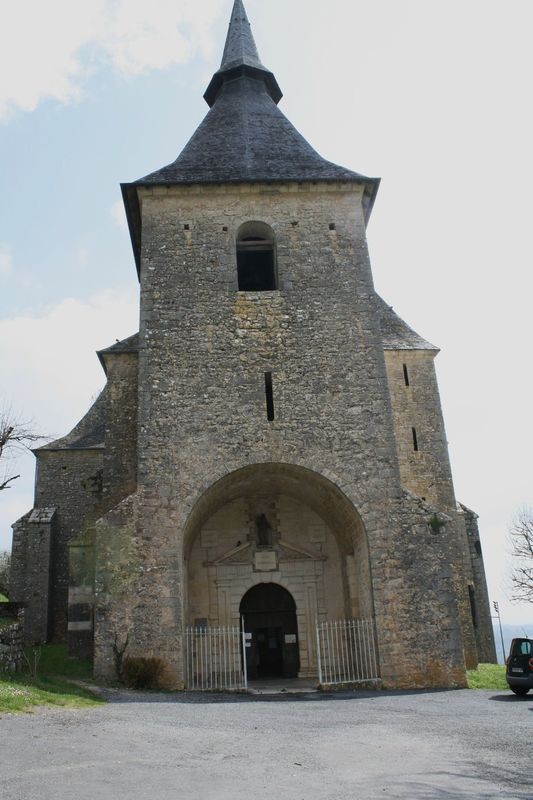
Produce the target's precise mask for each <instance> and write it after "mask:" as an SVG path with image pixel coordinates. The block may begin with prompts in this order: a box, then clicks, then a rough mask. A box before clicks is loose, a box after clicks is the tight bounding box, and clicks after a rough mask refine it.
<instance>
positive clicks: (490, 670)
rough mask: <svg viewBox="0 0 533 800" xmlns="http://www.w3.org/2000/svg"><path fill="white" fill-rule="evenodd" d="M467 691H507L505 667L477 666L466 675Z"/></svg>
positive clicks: (494, 665)
mask: <svg viewBox="0 0 533 800" xmlns="http://www.w3.org/2000/svg"><path fill="white" fill-rule="evenodd" d="M466 676H467V680H468V688H469V689H508V688H509V687H508V686H507V681H506V680H505V667H503V666H501V665H500V664H479V665H478V668H477V669H470V670H468V671H467V673H466Z"/></svg>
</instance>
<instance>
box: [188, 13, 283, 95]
mask: <svg viewBox="0 0 533 800" xmlns="http://www.w3.org/2000/svg"><path fill="white" fill-rule="evenodd" d="M243 76H246V77H250V78H255V79H256V80H262V81H263V82H264V83H265V85H266V87H267V91H268V93H269V95H270V97H271V98H272V100H273V101H274V102H275V103H279V101H280V100H281V98H282V97H283V94H282V92H281V89H280V88H279V86H278V82H277V80H276V78H275V77H274V75H273V74H272V72H270V70H268V69H267V68H266V67H264V66H263V64H262V63H261V59H260V58H259V53H258V52H257V46H256V44H255V40H254V36H253V33H252V28H251V26H250V23H249V21H248V17H247V15H246V9H245V8H244V3H243V2H242V0H235V2H234V3H233V11H232V12H231V19H230V23H229V29H228V35H227V38H226V45H225V47H224V54H223V56H222V63H221V64H220V69H219V70H218V71H217V72H215V74H214V75H213V77H212V79H211V83H210V84H209V86H208V87H207V90H206V92H205V94H204V99H205V101H206V102H207V103H208V105H209V106H213V105H214V103H215V101H216V99H217V97H218V94H219V92H220V89H221V87H222V85H223V84H224V83H225V82H226V81H230V80H235V79H236V78H239V77H243Z"/></svg>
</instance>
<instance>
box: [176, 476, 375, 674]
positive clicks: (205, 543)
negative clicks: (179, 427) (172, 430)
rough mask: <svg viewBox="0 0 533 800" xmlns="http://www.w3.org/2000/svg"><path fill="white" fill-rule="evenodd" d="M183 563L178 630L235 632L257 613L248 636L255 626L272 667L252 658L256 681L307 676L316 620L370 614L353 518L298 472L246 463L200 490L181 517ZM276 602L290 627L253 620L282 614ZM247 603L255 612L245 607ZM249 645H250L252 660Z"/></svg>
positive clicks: (323, 483) (330, 493) (329, 492)
mask: <svg viewBox="0 0 533 800" xmlns="http://www.w3.org/2000/svg"><path fill="white" fill-rule="evenodd" d="M184 559H185V563H186V574H187V590H186V593H185V597H184V600H185V616H186V621H187V624H189V625H192V626H194V627H197V628H200V627H203V626H206V625H208V626H210V627H212V628H213V627H216V626H228V625H229V626H233V627H236V626H238V625H239V624H240V622H241V614H243V615H244V618H245V622H246V621H247V619H248V617H249V616H251V615H253V614H256V615H258V616H257V617H254V618H253V620H251V621H250V624H251V622H252V621H254V623H256V624H255V627H254V628H253V629H249V630H248V632H249V633H252V634H253V632H254V630H257V631H259V629H261V636H262V635H265V636H266V637H267V639H265V640H264V641H265V642H267V641H269V639H268V637H269V636H270V643H271V644H272V648H271V649H272V650H275V651H277V655H276V657H275V658H274V654H272V656H273V659H272V663H268V660H267V657H266V656H263V655H261V657H260V659H259V662H257V674H258V676H259V673H260V672H263V673H264V674H266V673H267V672H269V671H270V672H274V673H276V671H277V673H278V674H282V675H284V676H285V677H287V676H288V674H289V672H290V674H293V673H294V671H295V670H296V671H298V675H299V676H300V677H308V676H313V675H316V674H317V653H316V623H317V621H319V622H324V621H332V620H339V619H346V618H369V617H372V616H373V600H372V588H371V578H370V565H369V557H368V547H367V540H366V533H365V530H364V527H363V523H362V520H361V518H360V516H359V514H358V513H357V511H356V509H355V507H354V506H353V504H352V503H351V502H350V501H349V500H348V498H347V497H346V495H345V494H343V492H341V491H340V489H339V488H338V487H337V486H336V485H335V484H334V483H332V481H330V480H329V479H327V478H325V477H324V476H322V475H320V474H318V473H316V472H313V471H311V470H309V469H305V468H303V467H299V466H296V465H292V464H284V463H263V464H254V465H250V466H247V467H244V468H242V469H239V470H236V471H234V472H231V473H228V474H227V475H226V476H224V477H222V478H221V479H219V480H218V481H216V482H215V483H213V484H212V485H211V486H209V487H208V488H207V489H206V490H205V491H204V493H203V494H202V495H201V496H200V497H199V498H198V500H197V501H196V503H195V505H194V506H193V508H192V511H191V512H190V514H189V518H188V520H187V523H186V526H185V531H184ZM269 586H270V587H273V586H276V587H277V588H265V587H269ZM260 587H262V588H260ZM250 590H253V591H252V592H251V593H249V591H250ZM284 591H285V592H286V595H283V592H284ZM282 596H285V597H286V596H289V597H290V598H291V600H292V603H294V607H292V606H291V609H290V612H291V615H292V621H293V622H292V623H291V625H292V628H291V629H289V627H286V626H285V623H286V622H287V619H288V616H287V617H286V618H285V620H284V621H283V624H281V622H280V620H276V619H274V618H273V617H271V618H270V619H267V618H266V617H263V618H260V614H267V615H268V614H269V613H271V614H273V615H274V614H278V613H279V614H281V613H285V614H288V612H289V608H283V607H281V606H280V604H282V601H281V598H282ZM259 598H263V606H262V607H260V606H258V603H259ZM252 601H253V602H254V603H255V605H256V607H255V608H252V606H251V605H247V604H248V603H252ZM243 602H244V606H242V603H243ZM243 608H244V611H243ZM294 621H295V624H293V623H294ZM263 623H264V624H263ZM278 623H279V624H278ZM270 629H277V630H270ZM257 635H258V636H259V633H258V634H257ZM285 636H288V637H289V638H288V639H287V640H285ZM294 637H295V639H296V641H294ZM262 641H263V640H262ZM289 645H290V646H291V647H290V648H289ZM286 646H287V647H286ZM258 647H259V640H258V639H257V638H256V640H253V650H254V658H257V653H258V650H257V648H258ZM287 648H289V649H287ZM248 649H252V648H248ZM250 657H251V656H250ZM276 658H277V661H276ZM251 666H252V667H253V666H254V665H251ZM288 671H289V672H288ZM252 672H253V669H252ZM261 677H263V676H261Z"/></svg>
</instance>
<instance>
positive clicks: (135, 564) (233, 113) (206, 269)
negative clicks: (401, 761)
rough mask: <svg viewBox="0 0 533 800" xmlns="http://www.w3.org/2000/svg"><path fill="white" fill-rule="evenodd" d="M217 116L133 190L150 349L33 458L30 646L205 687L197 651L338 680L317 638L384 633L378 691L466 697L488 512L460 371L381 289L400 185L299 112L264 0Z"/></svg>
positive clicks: (22, 555) (481, 613) (27, 557)
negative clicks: (140, 664) (266, 33)
mask: <svg viewBox="0 0 533 800" xmlns="http://www.w3.org/2000/svg"><path fill="white" fill-rule="evenodd" d="M204 97H205V100H206V102H207V104H208V106H209V109H210V110H209V111H208V113H207V115H206V117H205V119H204V120H203V122H202V123H201V125H200V126H199V128H198V129H197V130H196V132H195V133H194V134H193V136H192V138H191V139H190V141H189V142H188V144H187V145H186V146H185V148H184V149H183V151H182V152H181V154H180V155H179V156H178V157H177V159H176V160H175V161H174V162H173V163H172V164H169V165H168V166H165V167H163V168H161V169H159V170H157V171H155V172H152V173H151V174H149V175H147V176H146V177H144V178H141V179H140V180H137V181H134V182H132V183H126V184H123V186H122V193H123V198H124V204H125V209H126V214H127V219H128V223H129V231H130V235H131V242H132V247H133V255H134V259H135V264H136V267H137V271H138V275H139V283H140V323H139V332H138V333H135V334H134V335H133V336H130V337H129V338H127V339H125V340H123V341H119V342H117V343H115V344H113V345H111V346H110V347H108V348H107V349H105V350H102V351H100V352H99V353H98V358H99V359H100V362H101V364H102V368H103V370H104V372H105V374H106V378H107V382H106V385H105V388H104V389H103V391H102V393H101V395H100V396H99V397H98V399H97V400H96V402H95V403H94V405H93V406H92V408H91V409H90V410H89V411H88V413H87V414H86V416H85V417H84V418H83V419H82V420H81V422H80V423H79V424H78V425H77V426H76V427H75V428H74V430H72V431H71V432H70V433H69V434H68V435H67V436H65V437H64V438H61V439H58V440H57V441H54V442H52V443H50V444H47V445H45V446H44V447H40V448H39V449H37V450H36V451H35V456H36V459H37V477H36V490H35V506H34V508H33V509H32V510H31V511H30V512H29V513H28V514H26V515H25V516H24V517H23V518H22V519H20V520H19V521H18V522H16V523H15V525H14V526H13V528H14V534H13V569H12V583H11V599H12V600H15V601H21V602H24V603H25V604H26V637H27V639H28V641H31V642H44V641H57V642H61V641H68V643H69V648H70V652H71V653H72V654H74V655H80V656H81V655H85V656H86V655H91V656H94V665H95V673H96V674H97V675H98V676H100V677H103V678H113V677H114V674H115V656H116V650H117V648H120V647H122V648H123V647H124V646H125V645H126V643H127V651H126V652H127V654H129V655H132V656H153V655H155V656H158V657H160V658H162V659H163V660H164V661H165V662H166V663H167V665H168V667H169V668H170V670H171V672H172V674H173V676H174V680H175V684H176V686H191V680H190V679H189V678H188V669H189V667H190V664H189V659H190V656H189V655H188V653H187V647H186V646H185V644H186V638H187V636H189V638H191V639H192V640H194V636H195V632H196V633H198V634H206V633H207V632H208V631H220V630H223V631H224V630H225V631H230V632H231V631H239V630H242V631H243V636H242V639H241V644H243V647H242V648H241V650H240V652H239V654H238V658H239V659H241V661H242V664H241V666H242V667H243V669H244V666H246V667H247V670H248V676H249V677H250V678H252V679H253V678H254V677H255V678H257V677H259V678H268V677H274V678H275V677H277V676H283V677H296V676H299V677H308V678H315V677H316V678H317V680H318V678H319V676H321V678H322V682H334V681H333V680H328V679H327V676H326V680H324V676H323V673H322V672H320V670H323V669H324V668H325V667H324V664H322V665H321V664H320V663H319V662H320V658H321V644H320V637H319V636H318V635H317V634H318V630H319V627H320V626H322V631H324V630H325V631H326V632H327V631H328V630H331V631H333V627H330V629H328V625H329V624H331V626H334V625H337V623H338V624H339V625H340V624H341V623H340V621H344V622H343V624H344V625H346V624H347V622H346V621H351V623H353V624H354V625H355V624H356V623H357V624H359V623H361V622H363V621H364V622H365V624H366V625H367V627H366V630H367V632H368V636H369V637H370V638H372V641H373V645H372V646H373V648H374V651H373V652H374V656H375V667H374V671H373V674H372V675H370V677H371V678H374V679H377V680H379V681H380V682H381V685H383V686H386V687H436V686H442V687H454V686H464V685H465V667H472V666H474V665H475V664H476V663H477V662H478V660H479V661H493V660H494V642H493V636H492V626H491V620H490V608H489V602H488V596H487V587H486V583H485V576H484V569H483V561H482V553H481V546H480V541H479V534H478V528H477V523H476V519H477V517H476V514H475V513H474V512H472V511H470V510H469V509H468V508H466V507H465V506H463V505H461V504H458V502H457V501H456V498H455V494H454V487H453V482H452V475H451V471H450V462H449V457H448V450H447V443H446V435H445V429H444V423H443V418H442V412H441V405H440V400H439V392H438V387H437V380H436V375H435V370H434V359H435V356H436V355H437V353H438V350H437V348H436V347H434V346H433V345H432V344H430V343H429V342H427V341H426V340H425V339H423V338H422V337H421V336H419V335H418V334H417V333H416V332H415V331H414V330H412V328H410V327H409V326H408V325H407V324H406V323H405V322H404V321H403V320H402V319H400V318H399V317H398V316H397V315H396V314H395V312H394V311H393V310H392V308H391V307H390V306H389V305H388V304H387V303H386V302H384V301H383V300H382V299H381V298H380V297H379V296H378V295H377V294H376V292H375V290H374V287H373V283H372V273H371V267H370V261H369V256H368V251H367V243H366V234H365V231H366V226H367V224H368V222H369V219H370V215H371V213H372V207H373V205H374V201H375V199H376V195H377V192H378V188H379V180H378V179H376V178H368V177H365V176H364V175H361V174H358V173H356V172H352V171H351V170H349V169H346V168H344V167H341V166H338V165H336V164H333V163H331V162H329V161H326V160H325V159H323V158H322V157H321V156H320V155H319V154H318V153H317V152H316V151H315V150H314V149H313V148H312V147H311V146H310V145H309V144H308V142H307V141H306V140H305V139H304V138H303V136H302V135H301V134H300V133H299V132H298V131H297V130H296V129H295V128H294V127H293V126H292V124H291V123H290V122H289V120H288V119H287V118H286V117H285V116H284V114H283V113H282V112H281V111H280V109H279V107H278V103H279V101H280V99H281V97H282V93H281V90H280V88H279V85H278V82H277V80H276V77H275V76H274V75H273V74H272V72H271V71H269V70H268V69H267V68H266V67H265V66H263V63H262V61H261V60H260V57H259V55H258V52H257V48H256V45H255V42H254V39H253V35H252V32H251V28H250V24H249V22H248V19H247V16H246V12H245V9H244V6H243V3H242V1H241V0H235V3H234V7H233V11H232V15H231V21H230V25H229V32H228V36H227V41H226V45H225V49H224V54H223V58H222V63H221V66H220V69H219V70H218V71H217V72H215V74H214V75H213V78H212V80H211V82H210V84H209V86H208V87H207V90H206V92H205V95H204ZM66 379H68V376H67V378H66ZM354 621H355V622H354ZM351 623H350V624H351ZM339 629H340V628H339ZM343 630H346V628H344V629H343ZM328 635H329V634H328ZM332 635H333V634H332ZM343 646H345V650H346V652H347V653H348V650H349V646H350V643H349V641H348V639H345V641H344V644H343ZM338 652H340V651H338ZM343 652H344V651H343ZM243 653H246V655H245V656H243V655H242V654H243ZM322 655H323V654H322ZM330 657H331V658H332V657H333V656H331V653H330ZM367 677H369V675H367Z"/></svg>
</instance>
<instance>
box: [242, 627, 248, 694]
mask: <svg viewBox="0 0 533 800" xmlns="http://www.w3.org/2000/svg"><path fill="white" fill-rule="evenodd" d="M241 626H242V668H243V676H244V688H245V689H247V688H248V665H247V663H246V655H247V654H246V633H245V631H244V617H241Z"/></svg>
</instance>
